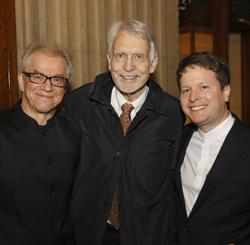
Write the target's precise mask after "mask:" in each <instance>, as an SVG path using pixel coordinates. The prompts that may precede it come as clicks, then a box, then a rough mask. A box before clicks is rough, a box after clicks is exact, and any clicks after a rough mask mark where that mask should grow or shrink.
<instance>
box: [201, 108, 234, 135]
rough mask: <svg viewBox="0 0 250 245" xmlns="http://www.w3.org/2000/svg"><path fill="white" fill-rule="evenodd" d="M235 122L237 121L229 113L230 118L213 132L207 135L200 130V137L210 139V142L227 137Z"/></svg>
mask: <svg viewBox="0 0 250 245" xmlns="http://www.w3.org/2000/svg"><path fill="white" fill-rule="evenodd" d="M234 121H235V119H234V118H233V116H232V115H231V113H230V112H229V116H228V117H227V118H226V119H225V120H224V121H223V122H221V123H220V124H219V125H218V126H217V127H215V128H214V129H212V130H211V131H209V132H207V133H205V132H203V131H201V130H200V129H198V132H199V136H200V137H201V138H203V139H210V140H215V139H218V138H221V137H225V136H226V135H227V134H228V132H229V130H230V129H231V128H232V126H233V124H234Z"/></svg>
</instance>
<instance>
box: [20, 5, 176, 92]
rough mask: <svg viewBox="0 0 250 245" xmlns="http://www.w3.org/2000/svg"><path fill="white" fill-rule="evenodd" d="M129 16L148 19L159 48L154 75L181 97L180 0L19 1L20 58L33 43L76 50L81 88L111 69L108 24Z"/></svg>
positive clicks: (77, 81)
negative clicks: (178, 71)
mask: <svg viewBox="0 0 250 245" xmlns="http://www.w3.org/2000/svg"><path fill="white" fill-rule="evenodd" d="M127 19H138V20H141V21H143V22H145V23H146V24H147V25H148V26H149V27H150V29H151V30H152V32H153V33H154V35H155V37H156V40H157V43H158V49H159V65H158V67H157V70H156V73H155V76H154V78H155V79H156V80H157V82H158V83H159V84H160V85H161V86H162V87H163V88H164V89H167V90H168V91H169V92H171V93H172V94H174V95H177V89H176V84H175V70H176V67H177V63H178V0H16V25H17V49H18V58H20V55H21V54H22V53H23V51H24V49H25V47H26V46H27V45H28V44H29V43H33V42H38V41H48V42H56V43H59V44H61V45H63V46H65V47H67V48H68V49H69V51H70V53H71V54H72V58H73V65H74V78H73V86H72V87H73V88H76V87H79V86H80V85H82V84H84V83H86V82H88V81H91V80H93V79H94V77H95V76H96V75H97V74H98V73H100V72H103V71H106V69H107V64H106V30H107V27H108V25H109V24H110V23H111V22H113V21H115V20H127Z"/></svg>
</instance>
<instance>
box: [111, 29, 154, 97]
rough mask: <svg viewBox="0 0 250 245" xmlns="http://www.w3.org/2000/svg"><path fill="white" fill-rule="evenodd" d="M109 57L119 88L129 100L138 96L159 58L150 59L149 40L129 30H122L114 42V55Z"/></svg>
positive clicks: (113, 76) (115, 81) (113, 75)
mask: <svg viewBox="0 0 250 245" xmlns="http://www.w3.org/2000/svg"><path fill="white" fill-rule="evenodd" d="M107 58H108V64H109V70H110V71H111V75H112V78H113V81H114V83H115V85H116V87H117V88H118V90H120V91H121V92H122V94H123V96H124V97H125V98H126V99H127V100H128V101H133V100H135V99H136V98H138V97H139V96H140V95H141V94H142V93H143V91H144V88H145V87H144V85H145V84H146V82H147V80H148V78H149V75H150V73H153V72H154V70H155V68H156V65H157V58H154V60H153V61H152V62H150V61H149V45H148V43H147V41H146V40H144V39H142V38H141V37H140V36H137V35H134V34H132V33H129V32H128V31H120V32H119V33H118V34H117V36H116V38H115V40H114V42H113V47H112V56H111V57H109V56H107ZM141 88H142V89H141Z"/></svg>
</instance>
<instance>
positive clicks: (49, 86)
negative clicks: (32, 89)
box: [43, 78, 53, 91]
mask: <svg viewBox="0 0 250 245" xmlns="http://www.w3.org/2000/svg"><path fill="white" fill-rule="evenodd" d="M52 88H53V85H52V83H51V80H50V79H49V78H47V79H46V80H45V82H44V83H43V89H44V90H46V91H51V90H52Z"/></svg>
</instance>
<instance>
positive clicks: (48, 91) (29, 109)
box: [18, 51, 67, 120]
mask: <svg viewBox="0 0 250 245" xmlns="http://www.w3.org/2000/svg"><path fill="white" fill-rule="evenodd" d="M66 69H67V64H66V61H65V60H64V59H63V58H62V57H59V56H53V55H49V54H46V53H42V52H40V51H36V52H35V53H33V54H32V55H31V56H30V57H29V58H28V60H27V67H26V68H25V71H26V72H31V73H42V74H44V75H46V76H48V77H52V76H57V77H65V78H67V75H66V74H67V70H66ZM18 82H19V88H20V90H21V91H22V92H23V95H22V104H21V105H22V109H23V110H24V112H25V113H26V114H27V115H29V116H30V117H32V118H34V119H35V120H36V119H38V118H41V117H45V118H47V119H49V118H51V117H52V116H53V114H54V112H55V108H56V106H57V105H58V104H59V103H60V102H61V101H62V99H63V95H64V93H65V88H61V87H55V86H52V85H51V83H50V80H48V79H47V80H46V81H45V83H43V84H36V83H32V82H30V81H29V78H28V77H27V76H25V75H24V74H20V75H19V77H18Z"/></svg>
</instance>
